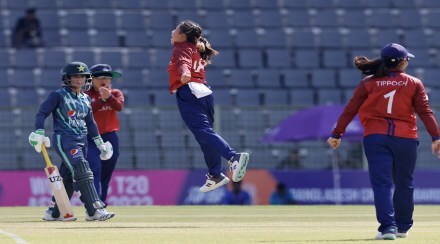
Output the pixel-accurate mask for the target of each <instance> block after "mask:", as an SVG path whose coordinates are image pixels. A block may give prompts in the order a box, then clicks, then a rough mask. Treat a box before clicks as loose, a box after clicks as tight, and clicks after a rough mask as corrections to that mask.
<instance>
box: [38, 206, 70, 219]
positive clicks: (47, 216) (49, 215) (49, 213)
mask: <svg viewBox="0 0 440 244" xmlns="http://www.w3.org/2000/svg"><path fill="white" fill-rule="evenodd" d="M52 213H53V208H49V209H46V210H45V211H44V216H43V220H44V221H75V220H76V217H75V216H71V217H65V218H63V217H61V216H60V217H58V218H55V217H52Z"/></svg>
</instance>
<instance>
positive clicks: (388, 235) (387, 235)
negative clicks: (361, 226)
mask: <svg viewBox="0 0 440 244" xmlns="http://www.w3.org/2000/svg"><path fill="white" fill-rule="evenodd" d="M396 232H397V230H396V227H394V226H391V227H388V228H386V229H385V230H384V231H382V232H379V233H377V236H376V240H396Z"/></svg>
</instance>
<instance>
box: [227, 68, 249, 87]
mask: <svg viewBox="0 0 440 244" xmlns="http://www.w3.org/2000/svg"><path fill="white" fill-rule="evenodd" d="M229 72H230V76H229V77H228V78H227V83H228V84H229V85H230V86H231V87H246V88H252V87H254V81H253V78H252V74H251V70H248V69H231V70H229Z"/></svg>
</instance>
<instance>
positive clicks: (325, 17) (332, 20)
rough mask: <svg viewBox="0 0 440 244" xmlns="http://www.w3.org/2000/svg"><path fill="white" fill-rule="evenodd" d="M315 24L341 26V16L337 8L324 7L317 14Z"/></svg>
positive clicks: (319, 25) (318, 25)
mask: <svg viewBox="0 0 440 244" xmlns="http://www.w3.org/2000/svg"><path fill="white" fill-rule="evenodd" d="M313 23H314V26H317V27H336V28H337V27H339V25H340V22H339V16H338V15H337V14H336V11H335V9H322V10H319V11H318V12H317V13H316V14H315V18H314V21H313Z"/></svg>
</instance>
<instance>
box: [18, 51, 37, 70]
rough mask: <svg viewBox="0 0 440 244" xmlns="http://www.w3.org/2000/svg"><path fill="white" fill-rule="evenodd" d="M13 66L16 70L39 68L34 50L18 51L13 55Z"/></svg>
mask: <svg viewBox="0 0 440 244" xmlns="http://www.w3.org/2000/svg"><path fill="white" fill-rule="evenodd" d="M15 59H16V60H15V66H16V67H17V68H34V67H37V66H39V63H38V56H37V52H36V51H35V49H20V50H17V52H16V53H15Z"/></svg>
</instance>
